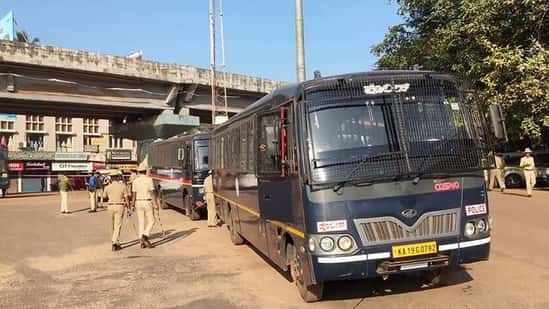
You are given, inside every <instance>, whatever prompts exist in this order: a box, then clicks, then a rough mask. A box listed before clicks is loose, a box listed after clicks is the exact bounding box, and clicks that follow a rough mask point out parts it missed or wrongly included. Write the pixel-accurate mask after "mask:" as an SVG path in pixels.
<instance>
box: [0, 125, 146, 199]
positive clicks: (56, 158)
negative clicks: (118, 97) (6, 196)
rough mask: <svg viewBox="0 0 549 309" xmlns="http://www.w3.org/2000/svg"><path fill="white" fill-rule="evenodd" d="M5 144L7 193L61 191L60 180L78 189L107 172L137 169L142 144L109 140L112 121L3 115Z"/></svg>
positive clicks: (0, 138) (1, 134)
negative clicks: (66, 178) (90, 175)
mask: <svg viewBox="0 0 549 309" xmlns="http://www.w3.org/2000/svg"><path fill="white" fill-rule="evenodd" d="M0 143H4V144H5V145H7V146H8V149H9V158H10V164H9V166H10V189H9V190H8V193H16V192H40V191H52V190H56V183H57V177H58V175H60V174H64V175H67V176H69V177H70V178H71V180H72V184H73V187H74V188H75V189H81V188H83V187H84V186H85V176H86V175H87V174H88V173H90V172H93V171H97V170H101V169H106V168H120V169H122V170H129V169H131V168H133V167H135V164H136V159H137V154H136V147H137V143H136V142H135V141H133V140H129V139H122V138H118V137H115V136H113V135H111V134H110V122H109V120H107V119H97V118H75V117H67V116H46V115H39V114H36V115H34V114H26V115H19V114H0Z"/></svg>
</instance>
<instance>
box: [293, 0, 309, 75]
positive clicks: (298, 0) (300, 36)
mask: <svg viewBox="0 0 549 309" xmlns="http://www.w3.org/2000/svg"><path fill="white" fill-rule="evenodd" d="M295 36H296V54H297V81H299V82H304V81H305V80H306V75H305V42H304V41H305V39H304V36H305V35H304V30H303V0H295Z"/></svg>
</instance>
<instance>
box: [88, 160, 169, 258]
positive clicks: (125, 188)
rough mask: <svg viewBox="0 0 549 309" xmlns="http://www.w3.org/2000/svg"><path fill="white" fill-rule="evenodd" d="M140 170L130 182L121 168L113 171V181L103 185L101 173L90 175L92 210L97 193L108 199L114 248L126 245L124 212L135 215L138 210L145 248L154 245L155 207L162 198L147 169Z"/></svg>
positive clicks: (132, 176)
mask: <svg viewBox="0 0 549 309" xmlns="http://www.w3.org/2000/svg"><path fill="white" fill-rule="evenodd" d="M136 172H137V173H136V174H132V175H131V176H130V178H129V180H128V183H127V184H126V183H125V182H124V177H123V175H122V173H121V172H119V171H111V172H110V173H109V175H108V176H109V177H110V181H109V182H108V183H104V184H103V185H105V186H104V187H102V186H101V185H99V182H100V178H99V174H96V175H91V176H90V177H89V178H88V182H87V186H88V192H89V196H90V212H95V211H96V209H97V197H98V196H99V200H100V201H103V198H104V197H105V198H106V199H107V211H108V213H109V220H110V225H111V230H112V239H111V241H112V250H113V251H118V250H120V249H122V247H121V245H120V241H119V238H120V231H121V229H122V221H123V219H124V214H125V213H127V214H128V215H130V216H131V214H132V213H137V223H138V224H137V225H138V229H139V231H138V236H139V241H140V244H141V248H153V245H152V244H151V242H150V240H149V236H150V233H151V231H152V229H153V226H154V222H155V215H154V213H155V211H156V212H157V213H158V201H157V199H156V191H155V189H154V183H153V181H152V179H151V178H150V177H148V176H147V175H146V172H147V169H146V168H145V167H143V166H139V167H138V168H137V170H136Z"/></svg>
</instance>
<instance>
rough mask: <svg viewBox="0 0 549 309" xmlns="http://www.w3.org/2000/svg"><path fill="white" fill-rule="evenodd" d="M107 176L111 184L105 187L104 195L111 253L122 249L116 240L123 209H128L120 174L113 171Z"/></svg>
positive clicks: (120, 227) (118, 235) (118, 234)
mask: <svg viewBox="0 0 549 309" xmlns="http://www.w3.org/2000/svg"><path fill="white" fill-rule="evenodd" d="M109 176H110V177H111V180H112V182H111V183H110V184H109V185H108V186H106V187H105V195H106V196H107V198H108V200H109V204H108V209H107V210H108V213H109V218H110V220H111V231H112V238H111V241H112V251H118V250H120V249H122V247H121V246H120V243H119V240H118V239H119V237H120V230H121V229H122V219H123V218H124V208H127V207H129V200H128V196H127V195H126V185H125V184H124V181H123V180H122V175H121V174H120V172H116V171H113V172H111V173H110V174H109Z"/></svg>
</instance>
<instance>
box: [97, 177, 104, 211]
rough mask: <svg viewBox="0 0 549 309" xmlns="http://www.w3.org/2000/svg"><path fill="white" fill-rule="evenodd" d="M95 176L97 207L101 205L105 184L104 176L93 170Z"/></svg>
mask: <svg viewBox="0 0 549 309" xmlns="http://www.w3.org/2000/svg"><path fill="white" fill-rule="evenodd" d="M95 177H97V188H96V191H97V194H96V196H97V207H101V206H102V205H103V195H104V194H103V192H104V190H103V189H104V188H105V185H104V181H105V177H104V176H103V175H101V173H99V172H95Z"/></svg>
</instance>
